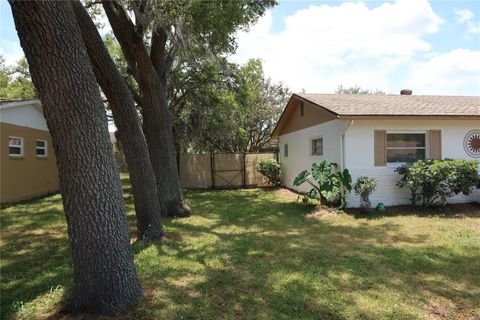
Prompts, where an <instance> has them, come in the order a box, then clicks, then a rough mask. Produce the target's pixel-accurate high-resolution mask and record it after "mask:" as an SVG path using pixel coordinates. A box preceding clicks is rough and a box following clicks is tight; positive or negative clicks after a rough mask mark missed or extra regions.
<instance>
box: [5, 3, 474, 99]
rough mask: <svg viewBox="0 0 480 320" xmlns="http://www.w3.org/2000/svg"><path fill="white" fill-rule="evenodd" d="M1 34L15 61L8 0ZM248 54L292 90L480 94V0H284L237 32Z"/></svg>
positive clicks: (239, 57)
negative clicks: (351, 88)
mask: <svg viewBox="0 0 480 320" xmlns="http://www.w3.org/2000/svg"><path fill="white" fill-rule="evenodd" d="M0 34H1V39H0V54H2V55H3V56H4V57H5V58H6V60H7V62H8V63H13V62H14V61H15V60H16V59H18V58H20V57H21V56H22V51H21V48H20V46H19V43H18V38H17V35H16V32H15V27H14V24H13V19H12V16H11V12H10V7H9V5H8V3H7V2H6V1H3V0H0ZM250 58H259V59H261V60H262V61H263V63H264V68H265V73H266V75H267V76H270V77H272V79H274V80H275V81H283V82H284V83H286V84H287V85H288V86H289V87H290V88H291V89H292V90H293V91H300V90H302V89H305V90H306V91H307V92H318V93H328V92H333V91H334V90H335V88H336V87H337V86H338V85H344V86H353V85H360V86H362V87H366V88H370V89H380V90H383V91H386V92H388V93H398V92H399V91H400V90H401V89H402V88H411V89H412V90H413V91H414V94H445V95H480V0H474V1H428V0H396V1H294V0H291V1H280V2H279V5H278V6H277V7H275V8H274V9H272V10H270V11H269V12H267V14H266V15H265V16H264V17H262V18H261V19H260V20H259V21H258V23H257V24H255V25H254V26H252V27H251V28H250V30H249V31H248V32H239V33H238V50H237V53H236V54H235V55H233V56H231V57H230V59H231V60H232V61H236V62H239V63H243V62H245V61H247V60H248V59H250Z"/></svg>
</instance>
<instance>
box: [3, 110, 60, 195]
mask: <svg viewBox="0 0 480 320" xmlns="http://www.w3.org/2000/svg"><path fill="white" fill-rule="evenodd" d="M4 111H6V110H2V122H0V137H1V140H0V150H1V152H0V164H1V165H0V173H1V174H0V203H9V202H15V201H20V200H26V199H29V198H32V197H36V196H40V195H43V194H46V193H50V192H55V191H58V190H59V181H58V171H57V165H56V160H55V155H54V151H53V147H52V139H51V137H50V134H49V132H48V131H45V130H39V129H33V128H27V127H24V126H19V125H14V124H10V123H3V120H4ZM9 136H17V137H22V138H23V139H24V155H23V156H22V157H20V158H17V157H10V156H9V152H8V137H9ZM36 139H43V140H47V149H48V155H47V156H46V157H37V156H36V148H35V140H36Z"/></svg>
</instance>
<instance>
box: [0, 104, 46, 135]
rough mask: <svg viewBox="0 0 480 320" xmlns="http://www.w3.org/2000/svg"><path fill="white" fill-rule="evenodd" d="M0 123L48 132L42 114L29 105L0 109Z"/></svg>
mask: <svg viewBox="0 0 480 320" xmlns="http://www.w3.org/2000/svg"><path fill="white" fill-rule="evenodd" d="M0 122H4V123H10V124H14V125H17V126H22V127H28V128H33V129H39V130H44V131H48V127H47V122H46V121H45V118H44V116H43V113H42V112H41V111H40V110H38V109H37V108H36V107H35V106H34V105H31V104H30V105H24V106H18V107H11V108H2V109H0Z"/></svg>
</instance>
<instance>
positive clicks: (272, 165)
mask: <svg viewBox="0 0 480 320" xmlns="http://www.w3.org/2000/svg"><path fill="white" fill-rule="evenodd" d="M255 168H256V169H257V170H258V172H260V173H261V174H262V175H263V176H264V177H265V178H266V179H267V180H268V183H270V184H271V185H272V186H274V187H278V186H279V185H280V183H281V181H280V173H281V171H280V164H279V163H278V161H277V160H275V159H261V160H260V161H258V162H257V164H256V165H255Z"/></svg>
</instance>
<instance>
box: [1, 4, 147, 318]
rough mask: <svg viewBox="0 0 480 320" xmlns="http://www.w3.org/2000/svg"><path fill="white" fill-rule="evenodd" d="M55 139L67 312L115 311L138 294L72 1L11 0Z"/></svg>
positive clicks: (120, 203)
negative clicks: (68, 254) (66, 251)
mask: <svg viewBox="0 0 480 320" xmlns="http://www.w3.org/2000/svg"><path fill="white" fill-rule="evenodd" d="M10 4H11V7H12V12H13V17H14V20H15V26H16V29H17V32H18V35H19V38H20V43H21V45H22V48H23V50H24V52H25V55H26V58H27V61H28V64H29V67H30V72H31V75H32V80H33V83H34V85H35V87H36V89H37V92H38V94H39V97H40V99H41V101H42V105H43V111H44V114H45V118H46V120H47V125H48V128H49V130H50V133H51V135H52V139H53V145H54V149H55V154H56V157H57V165H58V171H59V177H60V189H61V193H62V200H63V206H64V210H65V214H66V218H67V224H68V236H69V239H70V245H71V250H72V257H73V275H74V288H73V292H72V297H71V300H70V303H69V305H68V307H67V308H66V311H69V312H73V313H76V312H91V313H99V314H115V313H118V312H120V311H122V310H124V309H125V308H127V307H128V306H130V305H132V304H134V303H135V302H137V300H138V299H139V298H140V297H141V296H142V289H141V287H140V284H139V282H138V278H137V275H136V272H135V267H134V264H133V257H132V252H131V248H130V243H129V235H128V229H127V219H126V215H125V211H124V202H123V198H122V189H121V185H120V180H119V177H118V171H117V167H116V165H115V160H114V157H113V153H112V146H111V143H110V140H109V135H108V128H107V119H106V114H105V111H104V110H103V107H102V101H101V97H100V93H99V91H98V87H97V85H96V82H95V76H94V73H93V71H92V69H91V66H90V64H89V59H88V55H87V52H86V49H85V46H84V45H83V40H82V37H81V34H80V30H79V27H78V25H77V23H76V19H75V15H74V12H73V10H72V7H71V5H70V3H69V2H62V1H51V2H48V1H46V2H44V1H39V2H26V1H12V0H11V1H10Z"/></svg>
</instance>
